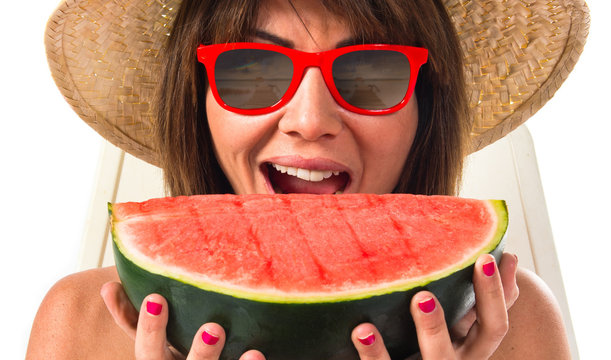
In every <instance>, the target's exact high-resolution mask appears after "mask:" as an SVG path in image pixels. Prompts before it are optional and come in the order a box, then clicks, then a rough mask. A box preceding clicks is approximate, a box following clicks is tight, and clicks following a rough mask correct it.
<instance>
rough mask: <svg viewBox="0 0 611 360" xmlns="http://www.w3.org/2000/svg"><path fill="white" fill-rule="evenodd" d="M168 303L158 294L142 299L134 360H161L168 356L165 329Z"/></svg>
mask: <svg viewBox="0 0 611 360" xmlns="http://www.w3.org/2000/svg"><path fill="white" fill-rule="evenodd" d="M167 323H168V303H167V302H166V301H165V299H164V298H163V297H162V296H161V295H158V294H152V295H149V296H147V297H146V298H144V300H143V301H142V306H141V307H140V316H139V317H138V328H137V330H136V359H147V360H149V359H150V360H161V359H164V358H165V357H166V355H169V351H170V350H169V348H168V346H167V344H166V332H165V327H166V325H167Z"/></svg>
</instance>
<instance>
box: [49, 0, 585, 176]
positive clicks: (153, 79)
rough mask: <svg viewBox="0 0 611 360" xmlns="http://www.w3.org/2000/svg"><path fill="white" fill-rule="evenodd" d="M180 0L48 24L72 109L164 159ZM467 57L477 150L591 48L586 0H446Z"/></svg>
mask: <svg viewBox="0 0 611 360" xmlns="http://www.w3.org/2000/svg"><path fill="white" fill-rule="evenodd" d="M180 2H181V1H180V0H168V1H165V2H160V1H128V2H123V1H116V0H112V1H111V0H89V1H78V0H77V1H75V0H65V1H63V2H62V3H61V4H60V5H59V7H58V8H57V10H56V11H55V12H54V13H53V15H52V16H51V18H50V19H49V21H48V23H47V28H46V33H45V45H46V51H47V58H48V62H49V66H50V69H51V74H52V76H53V78H54V80H55V82H56V84H57V86H58V87H59V89H60V91H61V93H62V94H63V96H64V98H65V99H66V100H67V101H68V103H69V104H70V105H71V106H72V108H73V109H74V111H76V113H77V114H78V115H79V116H80V117H81V118H82V119H83V120H84V121H85V122H86V123H87V124H89V125H90V126H91V127H92V128H93V129H94V130H95V131H97V132H98V133H99V134H100V135H102V136H103V137H104V138H106V139H107V140H108V141H110V142H111V143H113V144H114V145H116V146H118V147H119V148H121V149H123V150H125V151H126V152H128V153H130V154H132V155H134V156H136V157H138V158H140V159H142V160H144V161H147V162H149V163H151V164H153V165H158V162H157V159H156V151H155V146H154V139H153V138H152V137H153V134H152V125H153V123H154V119H155V114H154V109H153V107H152V106H151V104H152V102H153V101H154V97H155V91H156V87H157V83H158V76H159V74H160V73H161V71H162V68H161V64H160V57H159V54H160V53H161V52H162V51H163V47H164V44H165V40H166V39H167V37H168V35H169V33H170V31H171V26H172V21H173V18H174V16H175V13H176V11H177V9H178V7H179V6H180ZM444 4H445V6H446V8H447V10H448V13H449V15H450V17H451V18H452V19H453V21H454V24H455V25H456V29H457V33H458V36H459V38H460V40H461V46H462V50H463V53H464V55H465V56H464V59H465V65H466V68H465V74H466V81H467V86H468V89H467V91H468V94H469V105H470V109H471V117H472V119H471V120H472V123H473V126H472V135H471V139H472V146H471V151H472V152H473V151H477V150H479V149H482V148H484V147H485V146H486V145H488V144H491V143H493V142H495V141H496V140H498V139H500V138H502V137H503V136H505V135H506V134H507V133H509V132H510V131H512V130H513V129H515V128H516V127H518V126H519V125H520V124H522V123H524V121H526V120H527V119H528V118H529V117H531V116H532V115H533V114H534V113H535V112H537V111H538V110H539V109H540V108H541V107H542V106H543V105H544V104H545V103H546V102H547V101H548V100H549V99H550V98H551V97H552V96H553V95H554V93H555V92H556V90H558V88H559V87H560V85H561V84H562V83H563V82H564V80H565V79H566V78H567V76H568V74H569V73H570V72H571V70H572V69H573V67H574V66H575V63H576V62H577V60H578V58H579V55H580V54H581V52H582V51H583V47H584V44H585V40H586V37H587V34H588V29H589V23H590V18H589V13H588V9H587V6H586V4H585V2H584V1H583V0H573V1H569V0H566V1H564V0H546V1H542V0H534V1H531V2H530V3H529V4H527V5H525V4H524V2H523V1H518V0H509V1H505V0H486V1H484V0H469V1H462V0H444Z"/></svg>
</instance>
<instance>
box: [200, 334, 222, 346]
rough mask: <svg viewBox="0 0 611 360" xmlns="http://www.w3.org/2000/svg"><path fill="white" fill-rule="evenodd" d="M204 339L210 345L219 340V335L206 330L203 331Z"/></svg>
mask: <svg viewBox="0 0 611 360" xmlns="http://www.w3.org/2000/svg"><path fill="white" fill-rule="evenodd" d="M202 340H203V341H204V342H205V343H206V344H208V345H214V344H216V343H217V342H218V341H219V337H218V336H216V335H212V334H211V333H209V332H208V331H205V330H204V332H203V333H202Z"/></svg>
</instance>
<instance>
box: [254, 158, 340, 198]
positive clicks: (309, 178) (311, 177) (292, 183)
mask: <svg viewBox="0 0 611 360" xmlns="http://www.w3.org/2000/svg"><path fill="white" fill-rule="evenodd" d="M263 167H264V169H263V172H264V173H267V178H268V180H269V183H270V184H271V186H272V188H273V189H274V192H275V193H276V194H291V193H302V194H341V193H343V192H344V190H345V189H346V187H347V186H348V183H349V182H350V176H349V175H348V173H346V172H345V171H334V170H310V169H302V168H297V167H291V166H283V165H278V164H274V163H266V164H265V166H263Z"/></svg>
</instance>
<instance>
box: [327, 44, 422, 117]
mask: <svg viewBox="0 0 611 360" xmlns="http://www.w3.org/2000/svg"><path fill="white" fill-rule="evenodd" d="M332 71H333V79H334V81H335V86H336V87H337V90H338V91H339V94H340V95H341V97H342V98H343V99H344V100H345V101H346V102H347V103H348V104H350V105H352V106H355V107H358V108H361V109H365V110H382V109H388V108H391V107H393V106H395V105H397V104H399V103H400V102H401V100H403V98H404V97H405V94H406V93H407V89H408V86H409V78H410V64H409V60H408V59H407V57H406V56H405V55H403V54H402V53H400V52H397V51H392V50H360V51H353V52H350V53H347V54H344V55H341V56H339V57H338V58H337V59H335V61H334V62H333V70H332Z"/></svg>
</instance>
